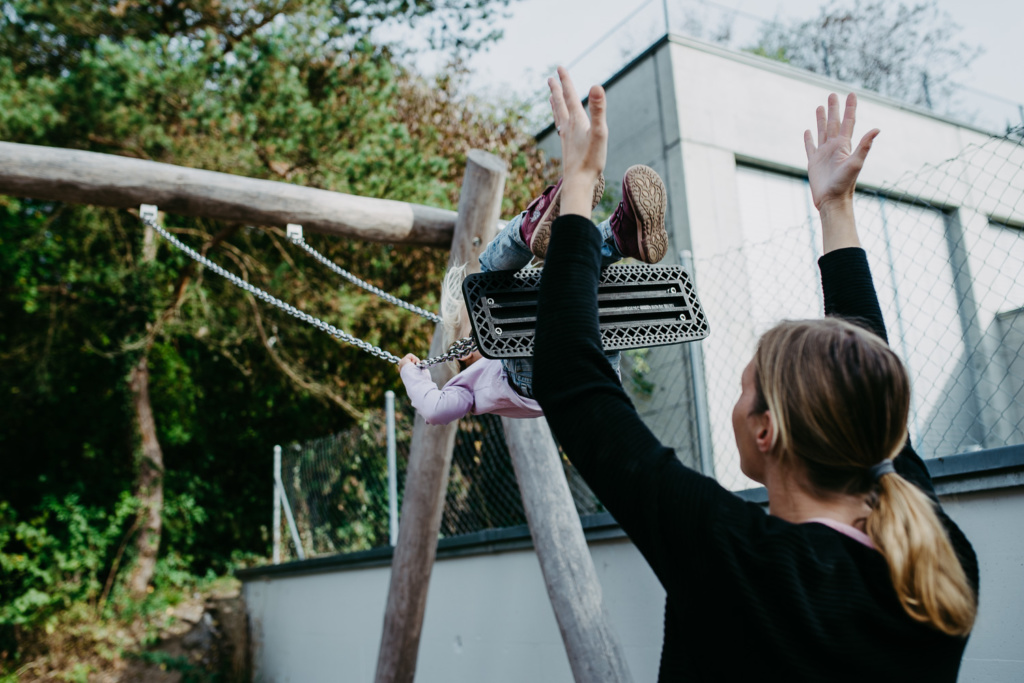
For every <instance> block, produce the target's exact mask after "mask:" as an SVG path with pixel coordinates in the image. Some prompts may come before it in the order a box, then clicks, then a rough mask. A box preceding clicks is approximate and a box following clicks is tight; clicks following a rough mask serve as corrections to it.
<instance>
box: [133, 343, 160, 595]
mask: <svg viewBox="0 0 1024 683" xmlns="http://www.w3.org/2000/svg"><path fill="white" fill-rule="evenodd" d="M128 388H129V389H130V390H131V395H132V408H134V413H135V426H136V429H137V430H138V431H137V434H138V437H139V440H140V442H139V450H138V458H139V460H138V473H137V477H136V480H135V497H136V499H138V501H139V502H140V503H141V505H142V507H141V509H140V510H139V516H140V517H141V518H142V524H140V525H139V533H138V535H137V536H136V537H135V548H136V553H137V558H136V562H135V568H134V569H133V570H132V575H131V578H130V579H129V581H128V587H129V590H130V591H131V594H132V596H134V597H136V598H139V597H142V596H144V595H146V592H147V589H148V588H149V584H150V581H152V580H153V572H154V570H155V569H156V556H157V553H158V552H159V550H160V533H161V531H162V522H161V515H162V514H163V509H164V455H163V452H162V451H161V450H160V442H159V441H158V440H157V438H156V421H155V420H154V419H153V407H152V406H151V405H150V402H149V358H148V356H147V355H146V354H145V353H144V354H143V355H142V357H141V358H139V361H138V363H136V364H135V366H134V367H133V368H132V370H131V372H130V373H129V374H128Z"/></svg>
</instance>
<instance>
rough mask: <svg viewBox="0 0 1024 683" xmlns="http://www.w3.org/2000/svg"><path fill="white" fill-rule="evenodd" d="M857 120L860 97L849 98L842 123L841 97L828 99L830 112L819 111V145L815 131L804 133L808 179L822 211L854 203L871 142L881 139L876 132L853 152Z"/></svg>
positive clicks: (817, 204) (851, 96) (866, 137)
mask: <svg viewBox="0 0 1024 683" xmlns="http://www.w3.org/2000/svg"><path fill="white" fill-rule="evenodd" d="M856 118H857V96H856V95H854V94H853V93H850V95H849V96H848V97H847V98H846V112H845V113H844V114H843V119H842V122H840V120H839V96H838V95H836V94H835V93H832V94H831V95H829V96H828V112H827V117H826V111H825V107H818V110H817V119H818V144H817V145H815V144H814V137H813V136H812V135H811V131H809V130H806V131H804V147H806V148H807V177H808V180H809V181H810V185H811V197H812V199H813V200H814V206H815V207H817V208H818V210H819V211H822V210H825V208H826V205H827V204H829V203H830V202H832V201H833V200H837V199H838V200H841V201H842V202H843V203H845V202H846V201H847V200H852V199H853V190H854V188H855V187H856V185H857V176H858V175H859V174H860V169H861V168H862V167H863V166H864V160H865V159H866V158H867V156H868V150H870V149H871V142H872V140H874V139H875V136H876V135H878V129H877V128H875V129H873V130H870V131H868V132H867V134H866V135H864V137H863V138H861V140H860V144H858V145H857V149H856V150H852V151H851V149H852V143H853V125H854V121H855V120H856Z"/></svg>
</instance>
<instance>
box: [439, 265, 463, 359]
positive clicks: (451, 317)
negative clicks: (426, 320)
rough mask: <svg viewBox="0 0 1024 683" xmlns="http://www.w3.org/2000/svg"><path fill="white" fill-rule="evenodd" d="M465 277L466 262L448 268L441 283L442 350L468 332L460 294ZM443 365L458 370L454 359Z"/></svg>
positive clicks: (445, 349)
mask: <svg viewBox="0 0 1024 683" xmlns="http://www.w3.org/2000/svg"><path fill="white" fill-rule="evenodd" d="M465 279H466V264H465V263H463V264H461V265H457V266H452V267H451V268H449V269H448V272H447V273H445V274H444V281H443V282H442V283H441V328H442V330H443V334H442V335H441V339H442V341H443V344H442V346H441V348H442V350H443V351H447V350H448V347H449V346H451V345H452V344H453V343H454V342H455V340H456V339H460V338H462V337H464V336H466V335H467V334H468V333H469V314H468V313H467V312H466V301H465V299H464V298H463V296H462V281H463V280H465ZM445 365H446V366H447V367H448V369H449V370H451V371H452V372H454V373H458V372H459V364H458V363H457V362H456V361H448V362H447V363H445Z"/></svg>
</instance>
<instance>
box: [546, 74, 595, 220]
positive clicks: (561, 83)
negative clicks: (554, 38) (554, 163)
mask: <svg viewBox="0 0 1024 683" xmlns="http://www.w3.org/2000/svg"><path fill="white" fill-rule="evenodd" d="M548 87H549V88H550V89H551V98H550V102H551V113H552V114H553V115H554V118H555V128H556V130H557V131H558V135H559V137H561V139H562V178H563V186H562V188H563V189H562V192H563V194H562V200H561V201H562V209H561V212H562V213H563V214H566V213H575V214H579V215H584V216H589V215H590V204H591V199H592V197H593V188H594V184H595V183H596V182H597V177H598V175H599V174H600V173H601V171H603V170H604V163H605V159H606V158H607V156H608V124H607V122H606V121H605V109H606V104H607V102H606V99H605V93H604V88H602V87H601V86H599V85H595V86H594V87H592V88H591V89H590V97H589V101H588V102H589V105H590V114H591V115H590V116H587V112H586V110H585V109H584V108H583V103H582V102H580V98H579V95H577V94H576V87H575V86H574V85H573V83H572V79H571V78H569V72H568V71H566V70H565V68H564V67H558V78H557V79H555V78H549V79H548ZM577 195H578V196H577ZM577 204H579V206H577Z"/></svg>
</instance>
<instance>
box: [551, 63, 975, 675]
mask: <svg viewBox="0 0 1024 683" xmlns="http://www.w3.org/2000/svg"><path fill="white" fill-rule="evenodd" d="M549 85H550V87H551V91H552V97H551V102H552V110H553V113H554V117H555V124H556V126H557V127H558V131H559V134H560V136H561V138H562V153H563V159H562V163H563V172H564V185H563V190H562V217H561V218H559V220H558V221H556V222H555V223H554V225H553V227H552V234H551V240H550V244H549V246H548V256H547V261H546V265H545V271H544V275H543V279H542V281H541V291H540V302H539V309H538V322H537V336H536V345H535V356H534V363H535V365H534V367H535V381H534V384H535V391H536V395H537V398H538V401H539V402H540V405H541V407H542V408H543V409H544V414H545V415H546V417H547V419H548V422H549V423H550V425H551V427H552V429H553V430H554V432H555V435H556V436H557V437H558V440H559V442H560V443H561V445H562V446H563V448H564V449H565V452H566V454H567V455H568V456H569V458H570V459H571V460H572V462H573V464H574V465H575V466H576V468H577V470H578V471H579V472H580V473H581V474H582V475H583V477H584V478H585V479H586V481H587V483H588V484H589V485H590V487H591V489H592V490H593V491H594V493H595V494H597V496H598V498H599V499H600V500H601V501H602V503H604V505H605V506H606V507H607V509H608V511H609V512H611V513H612V514H613V515H614V516H615V518H616V520H617V521H618V522H619V524H620V525H621V526H622V528H623V529H624V530H625V531H626V533H627V534H628V535H629V537H630V538H631V539H632V540H633V542H634V544H635V545H636V547H637V548H638V549H639V550H640V552H641V553H642V554H643V555H644V557H645V558H646V559H647V561H648V562H649V563H650V566H651V567H652V569H653V570H654V573H655V575H656V576H657V577H658V579H659V580H660V582H661V584H662V585H663V586H664V588H665V591H666V594H667V595H666V608H665V631H664V642H663V646H662V655H661V668H660V676H659V680H662V681H674V680H714V681H719V680H751V679H754V678H760V677H764V676H765V675H768V676H769V677H770V678H771V679H772V680H785V681H846V680H849V681H864V680H876V681H889V680H892V681H896V680H899V681H954V680H955V679H956V675H957V671H958V669H959V664H960V658H961V657H962V655H963V650H964V646H965V644H966V641H967V636H968V634H969V633H970V631H971V628H972V626H973V623H974V618H975V613H976V610H977V597H976V596H977V589H978V563H977V558H976V557H975V554H974V551H973V550H972V548H971V545H970V543H969V542H968V541H967V539H966V538H965V537H964V535H963V533H961V531H960V529H959V528H958V527H957V526H956V524H954V523H953V522H952V520H950V519H949V517H947V516H946V514H945V513H944V512H943V511H942V508H941V506H940V504H939V501H938V498H937V497H936V496H935V489H934V487H933V486H932V482H931V478H930V477H929V475H928V470H927V468H926V467H925V465H924V463H923V462H922V460H921V459H920V458H919V457H918V456H917V454H916V453H915V452H914V450H913V448H912V447H911V445H910V443H909V441H908V439H907V414H908V410H909V405H910V382H909V379H908V377H907V372H906V369H905V368H904V366H903V364H902V363H901V362H900V360H899V358H897V357H896V355H895V354H894V353H893V352H892V350H891V349H890V348H889V346H888V344H887V341H886V333H885V326H884V323H883V321H882V315H881V311H880V309H879V306H878V300H877V297H876V295H875V290H874V286H873V284H872V281H871V274H870V271H869V270H868V265H867V259H866V255H865V253H864V251H863V249H861V248H860V243H859V240H858V237H857V230H856V226H855V223H854V219H853V208H852V207H853V193H854V187H855V184H856V180H857V176H858V174H859V172H860V169H861V167H862V165H863V163H864V160H865V158H866V157H867V154H868V150H869V149H870V147H871V143H872V141H873V140H874V138H875V136H876V135H877V133H878V131H877V130H873V131H871V132H869V133H868V134H867V135H865V136H864V138H863V139H862V140H861V141H860V144H859V145H858V146H857V148H856V149H855V150H854V149H852V134H853V126H854V118H855V114H856V106H857V102H856V98H855V97H854V96H853V95H850V97H849V98H848V100H847V103H846V111H845V115H844V116H843V117H842V119H840V116H839V101H838V98H837V97H836V96H835V95H831V96H829V100H828V109H827V111H826V110H825V108H822V107H819V108H818V111H817V122H818V135H817V140H816V141H815V138H814V137H813V136H812V135H811V133H810V132H809V131H808V132H807V133H806V134H805V146H806V151H807V159H808V176H809V180H810V186H811V193H812V196H813V199H814V203H815V206H816V207H817V208H818V210H819V211H820V213H821V220H822V232H823V238H824V251H825V254H824V256H823V257H822V258H821V259H820V260H819V266H820V269H821V273H822V286H823V290H824V301H825V313H826V315H827V316H828V317H827V318H826V319H825V320H813V321H796V322H784V323H782V324H780V325H777V326H776V327H774V328H772V329H771V330H769V331H768V332H767V333H765V335H764V336H763V337H762V338H761V340H760V341H759V343H758V346H757V351H756V352H755V354H754V357H753V359H752V360H751V361H750V363H749V364H748V365H747V367H746V369H745V370H744V371H743V373H742V377H741V389H742V391H741V395H740V398H739V401H737V403H736V406H735V409H734V410H733V415H732V423H733V429H734V432H735V437H736V444H737V447H738V450H739V455H740V465H741V468H742V470H743V471H744V473H746V474H747V476H749V477H751V478H752V479H754V480H756V481H758V482H760V483H761V484H763V485H764V486H765V488H766V489H767V492H768V514H765V513H764V511H763V510H762V509H761V508H760V506H758V505H755V504H753V503H748V502H744V501H743V500H741V499H740V498H738V497H737V496H735V495H733V494H732V493H730V492H729V491H726V490H725V489H724V488H722V487H721V486H720V485H719V484H718V483H717V482H716V481H715V480H713V479H711V478H709V477H705V476H702V475H700V474H698V473H697V472H694V471H692V470H690V469H688V468H686V467H685V466H684V465H683V464H682V463H681V462H680V461H679V459H678V458H677V457H676V456H675V453H674V452H673V451H672V450H671V449H669V448H666V447H665V446H663V445H662V444H661V443H659V442H658V440H657V439H656V438H655V437H654V435H653V434H651V432H650V431H649V430H648V429H647V427H646V426H645V425H644V423H643V422H642V421H641V419H640V417H639V416H638V415H637V413H636V410H635V409H634V408H633V406H632V404H631V403H630V401H629V398H628V397H627V396H626V394H625V392H624V391H623V390H622V387H621V385H620V384H619V382H618V381H617V378H616V377H615V376H614V375H613V374H612V373H610V372H608V370H607V367H606V365H607V364H606V363H601V362H600V360H601V359H602V356H601V342H600V336H599V327H598V316H597V302H596V288H597V278H598V251H597V250H598V244H599V236H598V235H597V234H596V231H595V230H594V227H593V224H592V223H591V222H590V220H589V201H588V197H587V194H586V188H587V187H588V183H592V182H593V178H594V177H595V176H596V174H597V173H599V172H600V171H601V169H602V168H603V166H604V161H605V155H606V150H607V125H606V123H605V107H606V102H605V95H604V91H603V90H602V89H601V88H599V87H596V86H595V87H594V88H593V89H591V91H590V97H589V103H590V111H591V115H592V116H593V121H591V120H590V119H589V118H588V116H587V114H586V112H585V111H584V110H583V108H582V106H581V104H580V99H579V98H578V97H577V95H576V93H575V91H574V89H573V86H572V81H571V80H570V79H569V77H568V74H567V73H566V72H565V71H564V69H559V80H555V79H551V80H550V81H549ZM712 343H713V342H712Z"/></svg>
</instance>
